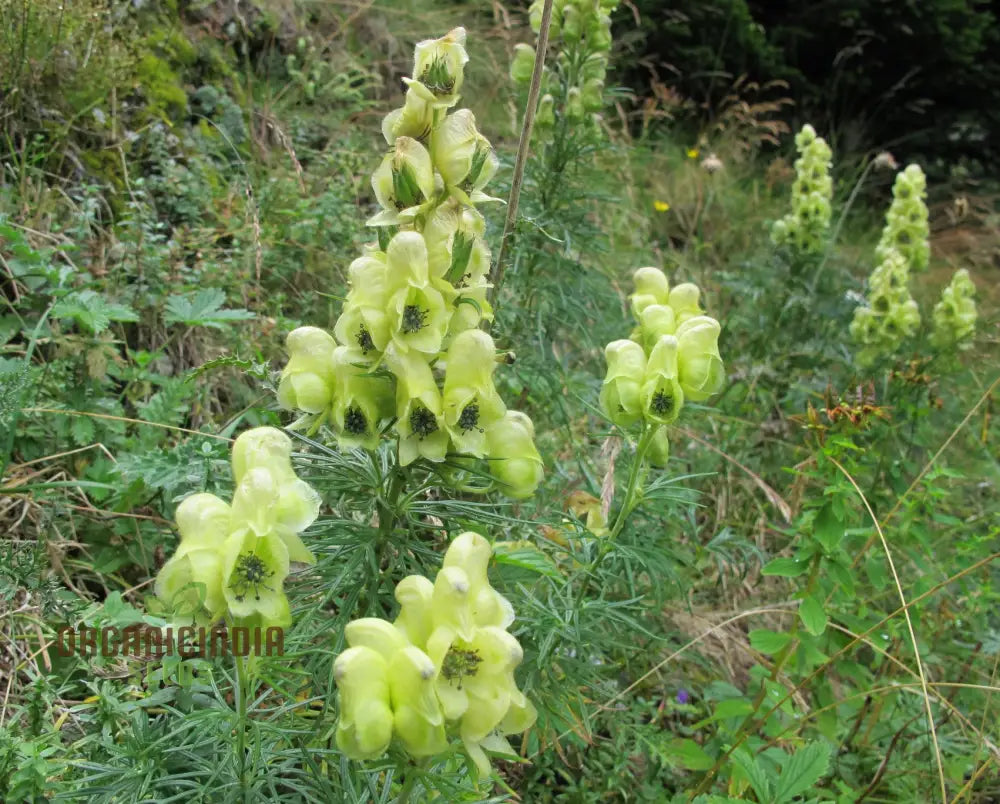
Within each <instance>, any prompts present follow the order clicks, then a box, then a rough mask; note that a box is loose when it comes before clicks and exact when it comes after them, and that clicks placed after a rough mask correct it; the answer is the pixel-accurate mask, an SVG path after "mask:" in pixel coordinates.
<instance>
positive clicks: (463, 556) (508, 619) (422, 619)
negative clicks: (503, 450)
mask: <svg viewBox="0 0 1000 804" xmlns="http://www.w3.org/2000/svg"><path fill="white" fill-rule="evenodd" d="M491 555H492V548H491V546H490V543H489V542H488V541H487V540H486V539H485V538H483V537H482V536H481V535H479V534H478V533H473V532H471V531H468V532H465V533H463V534H461V535H460V536H458V537H457V538H456V539H455V540H454V541H452V543H451V545H450V546H449V547H448V550H447V552H446V553H445V556H444V561H443V564H442V568H441V570H440V571H439V572H438V574H437V577H436V578H435V579H434V581H433V582H432V581H430V580H429V579H428V578H425V577H423V576H422V575H410V576H408V577H406V578H403V580H401V581H400V582H399V583H398V584H397V585H396V600H397V601H398V603H399V606H400V609H399V614H398V615H397V617H396V619H395V620H394V621H393V622H391V623H390V622H388V621H386V620H382V619H378V618H374V617H366V618H363V619H360V620H354V621H352V622H351V623H349V624H348V625H347V628H346V631H345V637H346V639H347V644H348V646H349V647H348V648H347V649H346V650H345V651H344V652H343V653H341V654H340V655H339V656H338V657H337V659H336V661H335V663H334V667H333V673H334V679H335V681H336V683H337V687H338V689H339V690H340V719H339V721H338V723H337V746H338V747H339V748H340V750H341V751H343V752H344V753H345V754H346V755H347V756H348V757H350V758H351V759H375V758H377V757H380V756H382V754H384V753H385V751H386V750H387V749H388V747H389V744H390V743H391V742H392V741H393V739H395V740H397V741H398V744H399V746H401V747H402V748H403V749H404V750H405V751H406V752H407V753H408V754H410V756H412V757H415V758H420V757H430V756H434V755H435V754H440V753H441V752H443V751H445V750H446V749H447V747H448V743H449V740H450V739H451V738H452V737H453V736H457V737H459V738H460V739H461V740H462V742H463V744H464V746H465V750H466V751H467V752H468V754H469V756H470V758H471V759H472V760H473V761H474V763H475V765H476V767H477V768H478V770H479V772H480V773H482V774H483V775H488V774H489V772H490V763H489V759H488V757H487V755H486V751H493V752H498V753H502V754H508V755H510V754H513V753H514V752H513V750H512V749H511V746H510V744H509V743H508V742H507V739H506V737H505V735H509V734H516V733H519V732H522V731H524V730H525V729H527V728H529V727H530V726H531V725H532V724H533V723H534V722H535V718H536V712H535V708H534V706H533V705H532V704H531V702H530V701H529V700H528V699H527V697H525V695H524V693H522V692H521V691H520V690H519V689H518V687H517V683H516V682H515V680H514V670H515V668H516V667H517V666H518V664H520V662H521V659H522V656H523V651H522V650H521V646H520V644H519V643H518V641H517V639H515V638H514V637H513V636H512V635H511V634H510V633H508V631H507V628H508V627H509V626H510V625H511V623H512V622H513V620H514V611H513V609H512V607H511V605H510V603H509V602H508V601H507V599H506V598H504V597H503V596H502V595H500V593H498V592H497V591H496V590H495V589H493V587H492V586H491V585H490V582H489V579H488V578H487V566H488V564H489V561H490V556H491Z"/></svg>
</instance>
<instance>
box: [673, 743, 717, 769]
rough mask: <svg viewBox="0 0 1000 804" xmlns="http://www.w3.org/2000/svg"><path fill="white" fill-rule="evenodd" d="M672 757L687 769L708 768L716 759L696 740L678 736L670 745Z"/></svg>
mask: <svg viewBox="0 0 1000 804" xmlns="http://www.w3.org/2000/svg"><path fill="white" fill-rule="evenodd" d="M667 750H668V752H669V755H670V758H671V759H673V760H674V761H675V762H676V763H677V764H679V765H680V766H681V767H683V768H686V769H687V770H708V769H709V768H711V767H712V766H713V765H715V760H714V759H712V757H711V756H710V755H709V754H708V753H706V751H705V749H704V748H702V747H701V746H700V745H698V743H696V742H695V741H694V740H691V739H687V738H677V739H676V740H671V741H670V745H669V746H668V749H667Z"/></svg>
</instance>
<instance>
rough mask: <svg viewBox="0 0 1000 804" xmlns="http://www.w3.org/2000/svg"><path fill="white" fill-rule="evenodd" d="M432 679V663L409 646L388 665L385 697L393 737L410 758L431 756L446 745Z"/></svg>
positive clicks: (433, 667)
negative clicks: (387, 697)
mask: <svg viewBox="0 0 1000 804" xmlns="http://www.w3.org/2000/svg"><path fill="white" fill-rule="evenodd" d="M436 676H437V668H436V667H435V666H434V662H432V661H431V659H430V657H428V656H427V654H426V653H424V652H423V651H422V650H420V649H419V648H417V647H414V646H413V645H409V646H406V647H403V648H401V649H400V650H399V651H397V652H396V653H395V654H394V656H393V658H392V660H391V661H390V662H389V694H390V697H391V700H392V709H393V713H394V725H395V730H396V735H397V736H398V737H399V739H400V740H402V742H403V745H404V746H405V747H406V750H407V752H408V753H409V754H410V755H411V756H414V757H427V756H433V755H434V754H439V753H441V752H442V751H444V750H445V748H447V746H448V738H447V736H446V735H445V729H444V713H443V712H442V711H441V704H440V703H439V702H438V698H437V693H436V684H435V678H436Z"/></svg>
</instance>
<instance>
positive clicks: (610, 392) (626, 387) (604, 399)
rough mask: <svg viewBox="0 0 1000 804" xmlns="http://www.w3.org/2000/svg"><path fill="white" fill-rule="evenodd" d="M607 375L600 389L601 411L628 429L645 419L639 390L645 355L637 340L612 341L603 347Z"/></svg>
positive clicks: (643, 371) (644, 366)
mask: <svg viewBox="0 0 1000 804" xmlns="http://www.w3.org/2000/svg"><path fill="white" fill-rule="evenodd" d="M604 356H605V358H606V360H607V362H608V373H607V375H606V376H605V378H604V384H603V385H602V386H601V408H602V409H603V410H604V412H605V413H606V414H607V416H608V418H609V419H611V421H613V422H614V423H615V424H617V425H619V426H622V427H625V426H628V425H630V424H634V423H635V422H637V421H639V419H640V418H642V399H641V395H640V388H641V385H642V381H643V377H644V376H645V373H646V354H645V352H644V351H643V350H642V347H641V346H640V345H639V344H637V343H635V342H634V341H628V340H617V341H612V342H611V343H609V344H608V345H607V346H606V347H604Z"/></svg>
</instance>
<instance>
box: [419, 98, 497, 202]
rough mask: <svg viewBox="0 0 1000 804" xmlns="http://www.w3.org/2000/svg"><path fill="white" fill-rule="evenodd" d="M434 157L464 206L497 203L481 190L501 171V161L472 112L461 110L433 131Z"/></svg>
mask: <svg viewBox="0 0 1000 804" xmlns="http://www.w3.org/2000/svg"><path fill="white" fill-rule="evenodd" d="M430 152H431V158H432V161H433V163H434V167H435V168H437V170H438V172H439V173H440V174H441V178H442V179H444V183H445V185H446V186H447V187H448V189H449V191H450V192H451V194H452V195H453V197H455V198H456V200H458V201H459V202H460V203H462V204H468V205H472V204H475V203H479V202H481V201H489V200H493V199H491V198H490V196H487V195H484V194H483V193H481V192H480V191H481V190H482V188H483V187H484V186H485V185H486V184H487V183H488V182H489V180H490V179H491V178H493V175H494V174H495V173H496V172H497V168H498V167H499V165H500V160H499V159H498V158H497V155H496V154H495V153H494V152H493V147H492V146H491V145H490V142H489V140H487V139H486V137H484V136H483V135H482V134H480V133H479V131H478V130H477V128H476V118H475V115H473V114H472V112H471V111H469V110H468V109H459V110H458V111H457V112H455V113H454V114H453V115H449V116H448V117H446V118H445V120H444V122H443V123H441V125H439V126H437V128H435V129H434V131H432V132H431V140H430Z"/></svg>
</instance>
